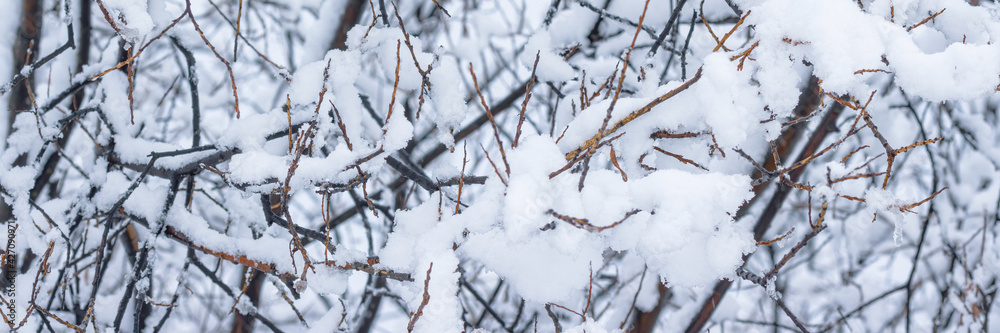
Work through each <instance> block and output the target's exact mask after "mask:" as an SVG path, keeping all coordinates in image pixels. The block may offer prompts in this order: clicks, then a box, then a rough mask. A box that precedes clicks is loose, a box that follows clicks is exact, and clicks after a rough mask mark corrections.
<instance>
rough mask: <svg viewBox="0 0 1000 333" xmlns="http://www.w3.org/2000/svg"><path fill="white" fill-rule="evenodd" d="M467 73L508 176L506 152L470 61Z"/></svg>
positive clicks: (508, 165)
mask: <svg viewBox="0 0 1000 333" xmlns="http://www.w3.org/2000/svg"><path fill="white" fill-rule="evenodd" d="M469 74H472V84H473V85H474V86H475V87H476V93H477V94H479V101H480V102H481V103H483V109H485V110H486V115H487V117H488V118H489V119H490V125H491V126H493V138H494V139H496V141H497V148H499V149H500V158H501V159H503V166H504V169H505V171H507V175H508V176H510V163H507V153H506V152H504V150H503V140H500V131H499V130H498V129H497V123H496V121H495V120H494V119H493V113H492V112H490V106H489V105H487V104H486V98H484V97H483V92H482V91H480V90H479V81H478V80H476V71H474V70H473V68H472V63H471V62H470V63H469Z"/></svg>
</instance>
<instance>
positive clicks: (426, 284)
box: [406, 262, 434, 332]
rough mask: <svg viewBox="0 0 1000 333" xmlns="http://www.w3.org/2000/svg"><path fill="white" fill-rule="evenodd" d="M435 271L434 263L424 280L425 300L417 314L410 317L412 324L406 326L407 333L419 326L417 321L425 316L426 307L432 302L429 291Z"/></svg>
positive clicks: (428, 268) (429, 267)
mask: <svg viewBox="0 0 1000 333" xmlns="http://www.w3.org/2000/svg"><path fill="white" fill-rule="evenodd" d="M432 269H434V263H433V262H432V263H431V264H430V266H428V267H427V278H425V279H424V298H423V299H422V300H421V301H420V306H418V307H417V312H416V313H414V314H412V316H411V317H410V323H409V324H406V331H407V332H413V326H414V325H416V324H417V320H418V319H420V316H423V315H424V307H425V306H427V303H428V302H430V300H431V294H430V292H429V291H428V289H429V288H430V283H431V270H432Z"/></svg>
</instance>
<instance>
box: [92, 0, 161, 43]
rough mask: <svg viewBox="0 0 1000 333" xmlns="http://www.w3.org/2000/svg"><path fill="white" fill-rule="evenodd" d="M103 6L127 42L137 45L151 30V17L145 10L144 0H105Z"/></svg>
mask: <svg viewBox="0 0 1000 333" xmlns="http://www.w3.org/2000/svg"><path fill="white" fill-rule="evenodd" d="M104 8H106V9H107V10H108V14H109V15H110V17H111V19H112V20H114V21H115V25H116V26H117V27H118V33H119V34H120V35H121V36H122V38H123V39H125V41H126V42H128V43H129V44H132V45H139V42H141V41H142V39H143V38H144V37H145V36H146V35H147V34H149V32H150V31H152V30H153V26H154V24H153V18H152V17H151V16H150V15H149V13H148V12H147V11H146V1H145V0H105V1H104Z"/></svg>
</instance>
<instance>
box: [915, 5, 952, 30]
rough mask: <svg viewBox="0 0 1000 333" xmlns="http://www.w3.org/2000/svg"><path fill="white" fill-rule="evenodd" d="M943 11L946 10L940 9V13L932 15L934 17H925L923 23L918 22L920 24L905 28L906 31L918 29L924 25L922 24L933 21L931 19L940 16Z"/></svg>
mask: <svg viewBox="0 0 1000 333" xmlns="http://www.w3.org/2000/svg"><path fill="white" fill-rule="evenodd" d="M945 9H947V8H942V9H941V11H939V12H937V13H934V15H931V16H928V17H927V18H925V19H924V20H923V21H920V23H917V24H914V25H911V26H909V27H907V28H906V31H910V30H913V29H915V28H916V27H919V26H921V25H924V23H927V22H930V20H933V19H934V18H935V17H937V16H938V15H941V13H944V10H945Z"/></svg>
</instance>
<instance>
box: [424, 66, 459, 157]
mask: <svg viewBox="0 0 1000 333" xmlns="http://www.w3.org/2000/svg"><path fill="white" fill-rule="evenodd" d="M456 62H457V60H456V59H455V58H454V57H451V56H442V57H441V58H440V61H439V62H438V65H437V67H435V68H434V70H432V71H431V73H430V75H429V76H430V83H431V91H430V102H431V104H432V105H433V106H434V111H435V118H434V123H435V124H436V125H437V133H438V140H440V141H441V142H442V143H444V144H445V146H447V147H449V148H451V147H454V145H455V142H454V141H455V140H454V137H453V136H452V133H451V132H452V131H453V130H454V129H455V128H457V127H458V125H460V124H461V123H462V120H463V119H465V114H466V112H465V111H466V109H467V107H466V104H465V99H464V97H463V96H462V95H461V94H459V93H458V92H457V91H456V89H458V88H460V87H462V78H461V76H459V73H460V72H459V70H458V65H456Z"/></svg>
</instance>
